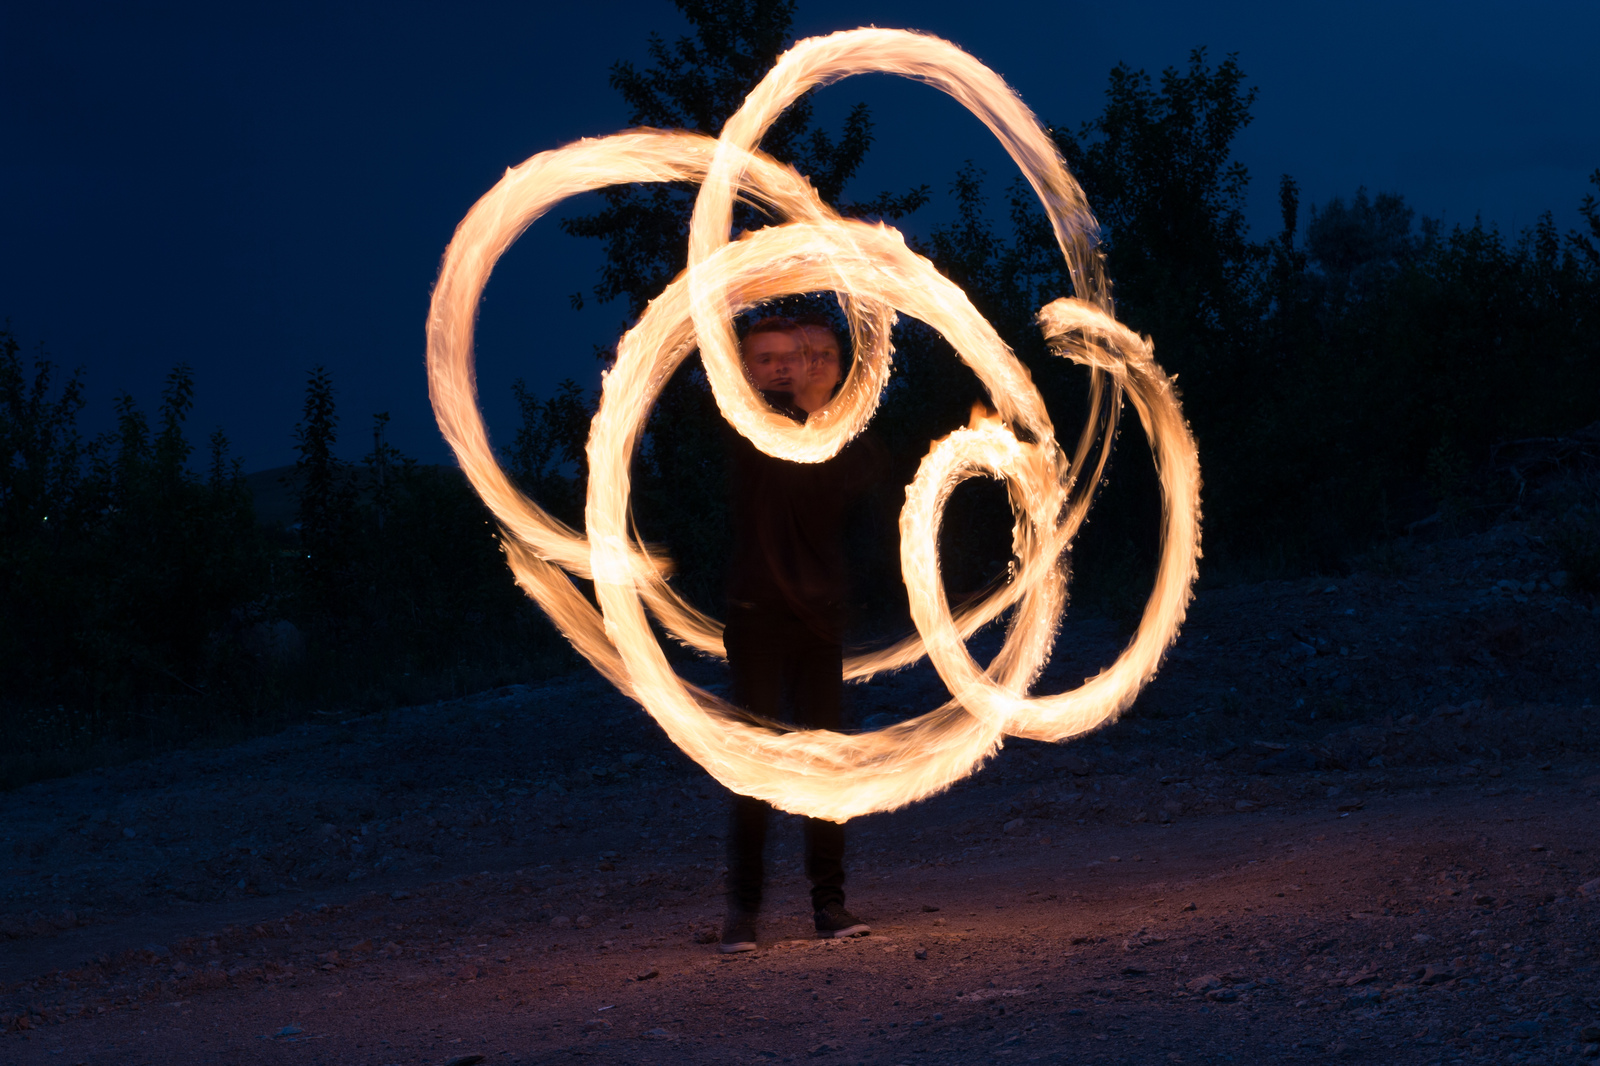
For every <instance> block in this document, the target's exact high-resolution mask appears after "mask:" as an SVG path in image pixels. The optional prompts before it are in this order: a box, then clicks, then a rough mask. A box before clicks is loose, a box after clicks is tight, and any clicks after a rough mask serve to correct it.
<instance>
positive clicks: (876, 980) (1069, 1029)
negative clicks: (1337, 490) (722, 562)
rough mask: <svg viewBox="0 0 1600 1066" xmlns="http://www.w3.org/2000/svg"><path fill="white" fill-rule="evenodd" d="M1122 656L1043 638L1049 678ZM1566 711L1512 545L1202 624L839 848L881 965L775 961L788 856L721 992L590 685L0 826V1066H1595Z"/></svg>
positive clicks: (683, 869) (900, 688)
mask: <svg viewBox="0 0 1600 1066" xmlns="http://www.w3.org/2000/svg"><path fill="white" fill-rule="evenodd" d="M1121 639H1122V638H1121V636H1119V634H1118V632H1117V629H1116V627H1115V626H1114V625H1113V624H1111V623H1109V622H1104V621H1100V620H1095V619H1089V620H1085V621H1081V622H1073V623H1070V624H1069V625H1068V626H1067V627H1066V629H1065V630H1064V632H1063V636H1062V640H1061V642H1060V644H1059V646H1058V652H1057V655H1056V658H1055V660H1054V661H1053V663H1052V666H1051V668H1050V671H1049V672H1048V673H1047V675H1046V677H1045V679H1044V681H1043V683H1042V685H1041V688H1043V689H1045V690H1049V691H1054V690H1059V689H1060V688H1063V687H1066V686H1068V685H1071V684H1074V683H1076V681H1077V680H1078V679H1079V678H1082V677H1083V676H1085V674H1087V673H1090V672H1092V671H1093V670H1094V669H1096V668H1097V667H1098V666H1099V665H1101V664H1102V663H1104V662H1105V661H1107V660H1108V659H1109V658H1110V657H1111V656H1113V655H1114V654H1115V653H1116V650H1117V648H1118V646H1119V644H1120V641H1121ZM685 669H686V671H687V672H690V673H692V674H693V675H694V676H695V678H696V679H697V680H699V681H701V682H702V683H706V684H709V685H716V684H717V683H718V677H717V674H716V671H715V670H714V669H713V668H712V667H711V666H709V665H706V664H701V663H690V664H686V666H685ZM1597 695H1600V604H1597V603H1596V601H1595V599H1594V597H1593V596H1591V595H1588V594H1584V593H1577V592H1574V591H1572V590H1571V589H1570V588H1568V587H1567V586H1566V585H1565V583H1564V582H1563V575H1562V574H1560V573H1559V572H1557V571H1556V564H1555V561H1554V559H1553V556H1552V555H1551V554H1549V549H1548V548H1547V546H1546V545H1544V544H1543V543H1542V542H1541V541H1540V539H1539V538H1538V536H1537V535H1536V531H1535V530H1534V529H1533V528H1532V527H1527V526H1518V525H1504V526H1501V527H1498V528H1496V529H1493V530H1490V531H1488V532H1486V533H1482V534H1478V535H1476V536H1472V537H1467V538H1462V539H1457V540H1448V541H1441V542H1438V543H1435V544H1432V545H1411V546H1409V547H1398V548H1391V549H1390V550H1388V551H1386V552H1385V553H1383V554H1381V555H1380V556H1378V557H1376V558H1374V559H1373V560H1370V561H1369V563H1368V569H1366V570H1363V571H1358V572H1356V573H1353V574H1351V575H1349V576H1347V577H1342V578H1337V579H1328V578H1317V579H1304V580H1296V581H1285V582H1268V583H1264V584H1252V585H1240V586H1235V587H1231V588H1225V589H1217V590H1213V591H1210V592H1207V593H1204V594H1202V596H1201V597H1200V598H1199V599H1198V600H1197V601H1196V604H1195V608H1194V610H1193V613H1192V616H1191V620H1190V623H1189V625H1188V626H1187V627H1186V629H1185V631H1184V636H1183V639H1182V641H1181V642H1180V644H1179V645H1178V647H1177V649H1176V650H1175V651H1174V653H1173V656H1172V658H1171V660H1170V661H1169V663H1168V664H1167V666H1166V668H1165V669H1164V670H1163V672H1162V675H1161V677H1160V678H1159V679H1158V680H1157V681H1156V682H1155V684H1153V685H1152V686H1151V688H1150V689H1149V690H1148V692H1147V693H1146V694H1145V696H1143V697H1142V698H1141V700H1140V703H1139V705H1138V706H1137V707H1136V708H1135V710H1134V711H1133V712H1132V713H1131V714H1129V715H1128V716H1126V717H1125V718H1124V719H1123V720H1122V721H1121V722H1119V723H1117V724H1116V725H1115V726H1113V727H1111V728H1108V729H1106V730H1103V731H1101V732H1099V733H1096V734H1094V735H1093V736H1091V737H1088V738H1084V739H1082V740H1079V741H1077V742H1074V743H1070V744H1066V745H1061V746H1050V745H1041V744H1034V743H1026V742H1012V743H1011V744H1009V745H1008V746H1007V747H1006V749H1005V750H1004V751H1003V752H1002V753H1001V755H1000V756H999V757H998V758H996V759H995V760H994V761H993V762H992V763H991V764H990V765H989V766H988V767H986V768H985V769H984V770H983V771H982V772H980V773H979V774H978V775H976V776H975V777H974V778H972V779H970V780H969V781H967V782H964V783H962V784H961V785H959V786H958V787H956V788H955V789H953V790H951V791H950V792H949V793H947V794H945V795H943V796H939V797H936V798H934V799H932V800H929V801H927V802H925V803H922V804H920V805H918V806H917V807H915V808H913V809H911V810H908V811H902V812H897V813H893V814H884V815H876V816H873V817H870V818H864V819H860V820H858V821H857V822H855V823H852V835H851V883H850V885H849V886H848V890H849V892H850V905H851V908H852V909H853V910H855V911H857V912H858V913H860V914H861V915H862V916H863V917H865V918H867V919H869V920H870V921H871V922H872V923H873V926H874V932H873V935H872V936H870V937H865V938H860V939H857V940H851V941H838V942H821V941H817V940H814V939H812V938H811V937H810V936H809V935H808V925H809V915H808V913H807V912H806V911H805V909H804V907H803V904H804V883H803V879H802V878H801V875H800V872H799V867H798V858H799V854H798V852H799V831H798V826H797V824H796V823H795V821H794V820H793V819H784V820H782V823H781V825H780V831H779V832H778V833H777V834H776V837H777V839H776V841H775V844H774V849H773V859H774V867H775V868H774V872H773V874H774V876H773V880H774V883H775V885H777V886H778V887H777V888H776V889H775V890H774V892H773V897H774V901H773V904H772V906H771V908H770V909H769V913H768V914H767V915H766V917H765V924H764V926H763V930H762V950H761V951H759V952H757V953H754V954H752V955H744V956H732V957H723V956H720V955H718V954H717V953H716V950H715V944H714V940H715V934H716V930H717V927H718V923H719V920H720V910H721V902H720V878H721V866H722V863H721V858H722V856H721V850H722V839H721V837H722V831H723V817H724V811H725V806H726V797H725V794H723V793H722V792H721V790H720V788H719V786H716V785H715V784H714V783H713V782H711V781H710V780H709V779H708V778H706V777H705V776H704V774H703V773H702V772H701V771H699V770H698V768H696V767H694V766H693V765H692V764H690V763H688V762H687V760H685V759H684V758H683V757H682V756H681V755H679V754H678V753H676V752H675V751H674V750H673V749H671V748H670V746H669V745H667V744H666V742H665V741H664V740H663V739H662V738H661V736H660V734H659V731H658V730H656V729H655V728H654V726H653V725H651V724H650V722H649V721H648V719H647V718H646V716H645V715H644V714H643V713H642V712H640V711H639V710H637V709H636V708H634V707H632V706H630V705H629V704H627V703H626V701H624V700H622V699H621V698H620V697H619V696H617V695H616V694H615V692H614V691H613V690H611V689H610V688H609V687H608V686H607V685H605V684H604V683H603V682H601V681H599V680H598V679H596V678H594V677H593V676H589V675H577V676H573V677H569V678H566V679H563V680H561V681H558V682H555V683H552V684H548V685H545V686H541V687H538V688H524V687H514V688H508V689H501V690H498V691H496V692H491V693H483V694H480V695H479V696H477V697H474V698H471V699H467V700H462V701H458V702H456V703H451V704H441V705H436V706H428V707H416V708H408V709H405V710H402V711H397V712H393V713H389V714H384V715H377V716H373V717H370V718H364V719H360V720H356V721H348V722H344V721H338V720H336V719H332V718H330V719H329V720H328V721H327V722H326V723H324V724H320V725H311V726H304V727H298V728H296V729H293V730H290V731H288V732H286V733H284V734H281V735H278V736H275V737H268V738H262V739H259V740H256V741H253V742H250V743H248V744H244V745H241V746H238V747H234V748H229V749H196V750H190V751H184V752H176V753H172V754H169V755H166V756H162V757H160V758H156V759H152V760H149V761H146V762H142V763H137V764H130V765H126V766H121V767H115V768H109V769H104V770H99V771H95V772H91V773H85V774H81V775H78V776H76V777H73V778H70V779H64V780H58V781H51V782H43V783H40V784H37V785H32V786H29V787H27V788H25V789H21V790H19V791H17V792H13V793H11V794H9V795H7V796H6V797H5V798H4V803H5V809H6V818H5V822H4V827H3V829H0V837H3V848H4V850H3V851H0V861H3V862H4V866H3V867H0V938H3V939H0V944H3V949H0V1028H3V1030H4V1035H0V1061H3V1062H7V1063H10V1062H17V1063H31V1062H41V1063H74V1062H84V1063H140V1062H150V1063H188V1062H257V1061H260V1062H273V1063H277V1062H305V1063H316V1062H328V1063H332V1062H338V1063H347V1062H348V1063H358V1062H359V1063H373V1064H385V1063H423V1062H428V1063H445V1062H451V1061H455V1062H459V1063H465V1062H469V1061H478V1060H476V1059H475V1058H474V1056H482V1057H483V1059H482V1061H487V1062H547V1061H567V1060H568V1058H569V1057H571V1056H579V1057H591V1058H594V1059H596V1060H597V1061H600V1062H611V1061H616V1062H635V1061H638V1062H650V1063H657V1062H701V1061H703V1062H729V1061H737V1062H769V1061H799V1060H802V1059H804V1060H808V1061H809V1060H810V1059H816V1060H817V1061H819V1062H823V1063H828V1062H834V1063H874V1064H878V1063H882V1064H887V1066H893V1064H897V1063H912V1062H918V1061H922V1062H929V1061H949V1062H960V1063H966V1062H973V1061H991V1060H1005V1059H1012V1060H1015V1061H1078V1060H1090V1061H1105V1062H1133V1063H1144V1062H1155V1063H1167V1062H1209V1061H1224V1062H1226V1061H1236V1062H1255V1061H1308V1062H1310V1061H1323V1060H1327V1059H1331V1058H1335V1057H1338V1058H1340V1059H1341V1060H1343V1061H1358V1062H1374V1063H1412V1062H1415V1063H1434V1062H1442V1063H1448V1062H1455V1061H1463V1062H1478V1061H1516V1062H1530V1063H1537V1062H1550V1063H1555V1062H1563V1061H1576V1060H1578V1059H1581V1058H1582V1057H1584V1056H1586V1055H1587V1056H1590V1057H1594V1056H1596V1055H1600V1047H1596V1046H1595V1045H1600V1028H1596V1026H1600V982H1597V971H1596V968H1595V967H1596V952H1597V951H1600V708H1597V707H1596V706H1594V698H1595V697H1596V696H1597ZM851 698H852V700H853V703H854V709H855V713H856V715H857V718H858V720H860V721H862V722H863V723H864V724H866V725H868V726H874V725H877V724H879V723H881V722H884V721H888V720H894V719H897V718H901V717H904V716H906V715H908V714H912V713H917V712H918V711H920V710H922V709H926V708H928V707H931V706H933V705H934V704H935V703H937V702H939V701H941V700H942V699H943V698H944V694H943V690H942V688H941V687H940V686H939V683H938V680H937V678H936V677H933V676H932V675H931V674H930V673H929V672H928V671H926V670H913V671H908V672H906V673H903V674H900V675H897V676H895V677H892V678H887V679H883V680H882V681H879V682H875V683H873V684H870V685H866V686H860V687H855V688H852V689H851Z"/></svg>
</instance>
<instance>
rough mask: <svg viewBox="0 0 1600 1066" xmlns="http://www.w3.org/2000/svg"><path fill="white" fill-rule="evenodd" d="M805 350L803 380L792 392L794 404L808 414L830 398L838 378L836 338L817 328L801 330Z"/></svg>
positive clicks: (826, 403) (831, 332) (822, 405)
mask: <svg viewBox="0 0 1600 1066" xmlns="http://www.w3.org/2000/svg"><path fill="white" fill-rule="evenodd" d="M800 336H801V340H802V341H803V343H804V347H805V356H806V374H805V380H804V381H803V382H802V383H801V384H800V385H799V386H798V387H797V388H796V389H795V394H794V402H795V406H796V407H799V408H800V409H801V410H802V411H804V412H806V413H807V414H811V413H812V412H814V411H820V410H822V409H823V408H824V407H826V406H827V405H828V401H829V400H831V399H833V390H834V389H835V388H837V387H838V385H839V380H840V377H841V371H840V367H839V363H840V356H839V338H838V337H836V336H834V333H833V330H831V329H824V328H822V327H820V326H802V327H800Z"/></svg>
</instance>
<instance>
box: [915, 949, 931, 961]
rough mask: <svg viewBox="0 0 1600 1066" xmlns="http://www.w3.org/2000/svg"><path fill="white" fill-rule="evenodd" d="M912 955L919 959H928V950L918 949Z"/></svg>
mask: <svg viewBox="0 0 1600 1066" xmlns="http://www.w3.org/2000/svg"><path fill="white" fill-rule="evenodd" d="M912 954H913V955H915V956H916V957H917V958H919V959H926V958H927V957H928V949H927V948H918V949H917V950H916V951H914V952H912Z"/></svg>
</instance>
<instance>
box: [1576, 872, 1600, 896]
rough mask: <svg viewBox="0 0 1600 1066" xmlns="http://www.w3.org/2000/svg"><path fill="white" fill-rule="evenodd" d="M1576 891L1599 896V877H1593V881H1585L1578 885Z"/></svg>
mask: <svg viewBox="0 0 1600 1066" xmlns="http://www.w3.org/2000/svg"><path fill="white" fill-rule="evenodd" d="M1578 891H1579V892H1582V893H1583V894H1584V895H1585V896H1590V897H1593V896H1600V877H1597V878H1595V879H1594V880H1593V881H1585V882H1584V883H1583V884H1581V885H1579V886H1578Z"/></svg>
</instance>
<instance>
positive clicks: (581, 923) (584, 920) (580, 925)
mask: <svg viewBox="0 0 1600 1066" xmlns="http://www.w3.org/2000/svg"><path fill="white" fill-rule="evenodd" d="M572 924H573V926H574V927H575V928H577V929H587V928H589V927H590V926H591V925H593V924H594V919H593V918H590V917H589V916H588V915H587V914H580V915H578V916H577V917H576V918H574V919H572Z"/></svg>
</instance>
